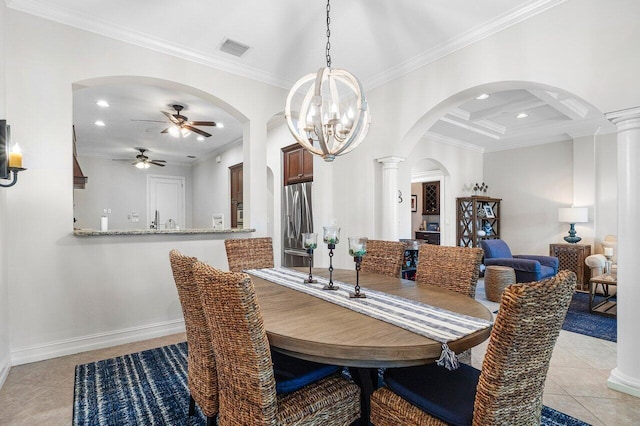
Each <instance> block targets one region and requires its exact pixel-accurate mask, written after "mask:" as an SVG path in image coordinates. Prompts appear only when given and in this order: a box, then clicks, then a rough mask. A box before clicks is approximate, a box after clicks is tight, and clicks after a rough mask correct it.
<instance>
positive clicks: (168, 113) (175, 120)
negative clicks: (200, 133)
mask: <svg viewBox="0 0 640 426" xmlns="http://www.w3.org/2000/svg"><path fill="white" fill-rule="evenodd" d="M160 112H161V113H163V114H164V115H166V116H167V118H168V119H169V120H171V122H172V123H174V124H180V120H178V119H177V118H175V117H174V115H173V114H171V113H170V112H167V111H160Z"/></svg>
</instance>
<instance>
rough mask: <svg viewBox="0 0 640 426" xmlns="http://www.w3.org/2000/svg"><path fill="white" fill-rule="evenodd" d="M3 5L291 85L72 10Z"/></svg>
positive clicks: (29, 1)
mask: <svg viewBox="0 0 640 426" xmlns="http://www.w3.org/2000/svg"><path fill="white" fill-rule="evenodd" d="M6 4H7V7H9V8H11V9H14V10H17V11H20V12H24V13H28V14H30V15H35V16H38V17H41V18H44V19H47V20H50V21H54V22H58V23H60V24H64V25H69V26H71V27H74V28H79V29H81V30H85V31H89V32H92V33H95V34H99V35H101V36H105V37H109V38H113V39H115V40H119V41H123V42H125V43H129V44H133V45H136V46H140V47H144V48H147V49H150V50H154V51H156V52H160V53H165V54H167V55H171V56H174V57H177V58H180V59H185V60H187V61H191V62H195V63H197V64H201V65H205V66H208V67H212V68H216V69H219V70H222V71H226V72H229V73H232V74H236V75H239V76H241V77H246V78H249V79H252V80H257V81H260V82H262V83H266V84H270V85H273V86H277V87H281V88H288V87H290V86H291V84H292V83H291V82H290V81H288V80H286V79H283V78H281V77H278V76H276V75H275V74H271V73H268V72H265V71H263V70H259V69H257V68H253V67H250V66H247V65H243V64H238V63H236V62H234V61H231V60H227V59H225V58H222V57H219V56H214V55H211V54H209V53H206V52H202V51H199V50H193V49H189V48H186V47H184V46H181V45H178V44H176V43H173V42H170V41H166V40H163V39H160V38H157V37H154V36H151V35H149V34H146V33H143V32H139V31H134V30H131V29H129V28H125V27H123V26H121V25H117V24H114V23H111V22H106V21H103V20H100V19H96V18H94V17H91V16H87V15H85V14H82V13H78V12H76V11H73V10H69V9H65V8H63V7H54V6H52V5H51V4H49V3H48V2H43V1H39V0H6Z"/></svg>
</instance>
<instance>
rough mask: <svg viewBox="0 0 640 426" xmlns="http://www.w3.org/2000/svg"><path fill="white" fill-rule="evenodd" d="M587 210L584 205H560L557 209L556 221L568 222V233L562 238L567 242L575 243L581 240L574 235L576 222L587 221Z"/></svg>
mask: <svg viewBox="0 0 640 426" xmlns="http://www.w3.org/2000/svg"><path fill="white" fill-rule="evenodd" d="M588 219H589V216H588V210H587V208H586V207H561V208H559V209H558V222H564V223H568V224H569V225H570V228H569V235H567V236H566V237H564V240H565V241H566V242H568V243H569V244H575V243H577V242H578V241H580V240H582V238H580V237H576V228H575V224H576V223H584V222H588Z"/></svg>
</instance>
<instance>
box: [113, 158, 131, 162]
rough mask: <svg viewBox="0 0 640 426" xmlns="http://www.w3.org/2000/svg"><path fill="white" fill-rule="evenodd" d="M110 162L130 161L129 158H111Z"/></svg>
mask: <svg viewBox="0 0 640 426" xmlns="http://www.w3.org/2000/svg"><path fill="white" fill-rule="evenodd" d="M111 161H131V158H112V159H111Z"/></svg>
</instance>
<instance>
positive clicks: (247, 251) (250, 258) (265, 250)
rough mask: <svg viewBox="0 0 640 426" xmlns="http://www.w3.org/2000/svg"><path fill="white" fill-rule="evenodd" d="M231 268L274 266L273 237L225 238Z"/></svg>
mask: <svg viewBox="0 0 640 426" xmlns="http://www.w3.org/2000/svg"><path fill="white" fill-rule="evenodd" d="M224 247H225V249H226V250H227V261H228V262H229V270H230V271H232V272H242V271H243V270H245V269H261V268H273V243H272V242H271V237H261V238H241V239H232V240H225V241H224Z"/></svg>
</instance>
